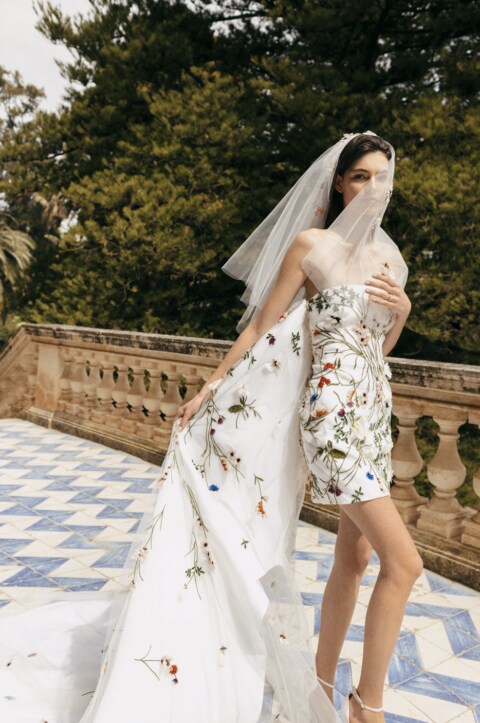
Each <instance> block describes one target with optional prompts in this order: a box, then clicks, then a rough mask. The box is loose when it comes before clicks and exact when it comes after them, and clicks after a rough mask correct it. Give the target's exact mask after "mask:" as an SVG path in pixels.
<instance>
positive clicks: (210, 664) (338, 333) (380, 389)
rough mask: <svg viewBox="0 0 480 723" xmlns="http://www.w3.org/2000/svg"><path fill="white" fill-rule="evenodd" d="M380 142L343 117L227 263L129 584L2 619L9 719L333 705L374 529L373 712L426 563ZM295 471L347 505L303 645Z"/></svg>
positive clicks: (118, 719) (237, 717) (323, 709)
mask: <svg viewBox="0 0 480 723" xmlns="http://www.w3.org/2000/svg"><path fill="white" fill-rule="evenodd" d="M393 160H394V152H393V148H392V147H391V146H390V145H389V144H387V143H385V142H384V141H382V140H381V139H379V138H378V137H377V136H375V135H374V134H373V133H370V132H367V133H365V134H351V135H347V136H344V137H343V138H342V139H340V141H338V143H336V144H334V145H333V146H332V147H331V148H329V149H327V151H325V153H323V154H322V155H321V156H320V157H319V158H318V159H317V160H316V161H315V162H314V163H313V164H312V166H311V167H310V168H309V169H307V171H306V172H305V173H304V174H303V176H302V177H301V178H300V179H299V180H298V181H297V183H296V184H295V185H294V186H293V187H292V188H291V189H290V191H289V192H288V193H287V195H286V196H285V197H284V198H283V199H282V200H281V201H280V203H279V204H278V205H277V206H276V207H275V209H273V211H272V212H271V213H270V214H269V216H268V217H267V218H266V219H265V220H264V221H263V222H262V224H260V226H259V227H258V228H257V229H256V230H255V231H254V232H253V233H252V234H251V236H250V237H249V238H248V239H247V240H246V241H245V243H244V244H242V246H240V248H239V249H238V250H237V251H236V253H235V254H234V255H233V256H232V258H231V259H229V260H228V261H227V263H226V264H225V265H224V267H223V269H224V270H225V271H226V272H227V273H229V274H231V275H232V276H235V277H237V278H242V279H243V280H244V281H245V283H246V287H247V288H246V291H245V294H244V296H243V297H242V298H243V300H244V301H246V302H247V309H246V311H245V314H244V315H243V317H242V319H241V320H240V322H239V325H238V327H237V328H238V329H239V331H240V330H241V333H240V335H239V337H238V339H237V340H236V341H235V343H234V344H233V346H232V348H231V349H230V351H229V352H228V354H227V355H226V357H225V358H224V360H223V361H222V362H221V364H220V365H219V366H218V368H217V369H216V370H215V372H214V373H213V374H212V375H211V377H210V379H209V380H208V382H207V383H206V384H205V385H204V387H203V389H202V391H201V392H200V393H199V394H198V395H197V396H196V397H195V398H194V399H193V400H191V401H190V402H188V403H187V404H185V405H182V407H181V408H180V409H179V411H178V415H177V419H176V421H175V424H174V428H173V433H172V436H171V439H170V445H169V448H168V450H167V453H166V455H165V459H164V462H163V464H162V468H161V471H160V475H159V477H158V479H157V481H156V484H157V487H158V494H157V495H156V498H155V501H154V504H153V506H152V509H151V512H150V513H148V514H147V513H145V514H144V516H143V517H142V519H141V523H140V526H139V530H138V535H137V537H138V540H141V544H140V546H139V547H138V548H137V547H136V544H137V543H136V542H135V543H134V544H133V545H132V546H131V547H130V550H129V552H128V554H127V558H126V561H125V566H124V567H125V570H127V571H128V572H131V579H130V582H129V586H128V589H127V590H126V592H125V594H124V593H123V592H122V593H120V592H119V591H118V590H115V591H112V592H106V593H101V592H89V593H81V592H78V593H68V595H65V596H64V599H61V598H60V597H59V595H58V594H55V595H53V594H52V599H51V601H49V602H48V603H46V604H44V605H33V606H32V607H31V608H30V609H28V610H27V611H25V612H24V613H23V612H22V613H21V614H19V615H10V616H7V617H5V618H4V619H3V620H0V654H1V655H2V656H3V657H4V658H5V660H7V657H8V667H4V668H3V670H2V676H3V677H2V691H3V697H2V698H1V699H0V717H1V718H2V720H8V721H9V723H24V721H26V720H37V719H40V720H41V719H42V718H43V719H44V720H45V721H48V722H49V723H79V721H80V723H112V721H115V723H133V722H134V723H137V722H138V723H158V722H159V721H172V722H173V723H177V722H178V723H183V722H184V721H187V720H188V721H195V723H267V721H268V722H270V721H272V719H273V720H277V721H279V722H280V723H307V722H308V723H338V716H337V713H336V711H335V708H334V706H333V704H332V687H331V686H332V685H333V680H334V674H335V666H336V663H337V659H338V655H339V652H340V648H341V645H342V642H343V638H344V636H345V632H346V629H347V627H348V624H349V621H350V618H351V615H352V611H353V606H354V604H355V599H356V595H357V592H358V585H359V581H360V578H361V575H362V571H363V569H364V566H365V564H366V562H367V560H368V558H369V555H370V552H371V549H372V547H373V548H375V550H376V551H377V554H378V555H379V557H380V559H381V563H382V571H381V574H380V576H379V579H378V582H377V585H376V586H375V590H374V593H373V595H372V600H371V603H370V607H369V611H368V616H367V624H366V633H365V655H364V666H363V669H362V675H361V679H360V682H359V686H358V689H355V688H353V690H352V695H351V696H349V697H348V698H347V699H346V702H345V706H344V710H343V712H342V713H343V720H344V721H347V720H350V721H370V720H372V721H373V720H375V721H379V720H382V716H381V712H380V711H378V712H377V711H375V710H372V708H373V709H375V708H380V706H381V702H382V700H381V696H382V687H383V681H384V679H385V674H386V669H387V665H388V660H389V657H390V655H391V652H392V649H393V646H394V644H395V639H396V637H397V634H398V629H399V626H400V621H401V618H402V613H403V607H404V604H405V601H406V599H407V597H408V593H409V590H410V588H411V584H412V581H413V580H414V579H415V577H416V576H417V575H418V573H419V570H420V561H419V558H418V555H417V553H416V552H415V548H414V546H413V543H412V541H411V539H410V537H409V536H408V534H407V532H406V530H405V527H404V526H403V524H402V523H401V520H400V518H399V516H398V515H397V513H396V510H395V508H394V506H393V504H392V502H391V499H390V496H389V489H388V488H389V483H390V477H391V470H390V455H389V453H390V446H391V439H390V442H389V415H390V411H391V407H390V403H391V396H390V388H389V385H388V380H387V376H388V368H387V366H386V365H385V363H384V362H383V360H382V354H387V353H388V352H389V351H390V349H391V348H392V347H393V345H394V344H395V342H396V340H397V339H398V336H399V334H400V332H401V329H402V327H403V324H404V323H405V319H406V317H407V315H408V312H409V308H410V302H409V301H408V298H407V297H406V295H405V294H404V292H403V287H404V285H405V281H406V275H407V268H406V266H405V263H404V261H403V259H402V257H401V254H400V252H399V250H398V248H397V246H396V244H395V243H394V242H393V241H392V240H391V239H390V238H389V237H388V236H387V234H385V232H384V231H383V230H382V229H381V227H380V221H381V218H382V215H383V213H384V211H385V208H386V206H387V204H388V200H389V198H390V194H391V184H392V181H393ZM382 271H383V272H387V275H380V276H378V275H377V276H376V277H375V278H372V279H371V282H370V283H369V284H368V288H367V287H365V284H364V282H365V281H366V280H368V278H369V275H370V274H377V273H378V272H382ZM387 293H388V295H387ZM307 477H308V479H309V481H310V487H311V490H312V499H313V500H314V501H318V502H330V503H334V504H339V505H340V506H341V508H340V509H341V519H340V529H339V535H338V540H337V546H336V556H335V566H334V570H333V572H332V575H331V577H330V580H329V583H328V588H327V590H326V592H325V602H324V605H323V610H322V623H321V630H320V640H319V646H318V650H317V654H316V656H315V651H313V650H312V649H311V647H310V640H311V631H310V630H309V626H308V623H307V620H306V615H305V609H304V607H303V604H302V597H301V595H300V593H299V591H298V589H297V588H296V585H295V577H294V564H293V559H292V552H293V548H294V544H295V535H296V530H297V522H298V518H299V514H300V510H301V507H302V503H303V498H304V492H305V483H306V481H307ZM40 630H42V631H48V634H45V635H40V634H39V631H40ZM380 637H381V639H380ZM358 691H360V692H358ZM362 701H365V706H364V703H363V702H362ZM363 706H364V707H363ZM367 706H368V708H367ZM347 709H348V710H347Z"/></svg>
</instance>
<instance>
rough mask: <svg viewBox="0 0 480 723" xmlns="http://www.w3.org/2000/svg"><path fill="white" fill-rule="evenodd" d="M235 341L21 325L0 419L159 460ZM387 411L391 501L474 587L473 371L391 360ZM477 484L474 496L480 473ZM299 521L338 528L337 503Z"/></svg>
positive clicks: (2, 378)
mask: <svg viewBox="0 0 480 723" xmlns="http://www.w3.org/2000/svg"><path fill="white" fill-rule="evenodd" d="M230 344H231V343H230V342H227V341H223V340H209V339H194V338H189V337H179V336H167V335H156V334H143V333H135V332H127V331H109V330H104V329H90V328H83V327H73V326H63V325H54V324H52V325H47V324H45V325H43V324H22V325H20V327H19V328H18V330H17V332H16V334H15V335H14V336H13V337H12V338H11V339H10V340H9V343H8V344H7V346H6V347H5V349H4V350H3V352H2V354H1V355H0V417H3V418H7V417H22V418H26V419H29V420H30V421H33V422H36V423H38V424H43V425H46V426H49V427H54V428H55V429H59V430H62V431H65V432H69V433H71V434H76V435H79V436H83V437H86V438H89V439H92V440H94V441H98V442H100V443H103V444H106V445H109V446H111V447H115V448H118V449H123V450H125V451H128V452H130V453H132V454H136V455H139V456H141V457H143V458H145V459H148V460H149V461H152V462H154V463H161V461H162V458H163V454H164V452H165V451H166V449H167V446H168V442H169V438H170V434H171V427H172V423H173V419H174V417H175V414H176V412H177V409H178V406H179V405H180V404H183V403H184V402H185V401H187V400H188V399H191V398H192V397H193V396H194V395H195V393H196V391H197V389H199V388H200V387H201V386H202V385H203V383H204V382H205V380H206V379H207V378H208V377H209V376H210V374H211V372H212V371H213V369H215V368H216V366H217V365H218V362H219V360H221V359H222V358H223V356H224V354H225V353H226V352H227V350H228V349H229V347H230ZM388 361H389V364H390V368H391V370H392V379H391V386H392V392H393V413H394V415H395V417H396V418H397V419H398V424H397V425H396V426H397V431H398V434H397V435H396V442H395V445H394V447H393V450H392V463H393V470H394V475H395V485H394V486H393V487H392V497H393V499H394V501H395V504H396V506H397V509H398V511H399V512H400V514H401V516H402V518H403V519H404V521H405V523H406V524H407V525H408V526H409V529H410V530H411V532H412V536H413V537H414V539H415V541H416V543H417V546H418V548H419V550H420V552H421V554H422V556H423V557H424V560H425V562H426V564H427V566H429V567H430V568H431V569H436V570H437V571H439V572H440V573H441V574H444V575H447V576H449V577H451V578H452V579H458V580H462V581H463V582H466V583H467V584H470V585H473V586H474V587H477V588H478V589H480V555H479V550H480V511H477V510H475V509H473V508H468V507H462V506H461V505H460V504H459V503H458V501H457V499H456V492H457V490H458V488H459V487H460V486H461V485H462V484H463V482H464V480H465V474H466V469H465V466H464V464H463V463H462V460H461V458H460V455H459V451H458V439H459V431H458V430H459V427H461V425H463V424H464V423H465V422H467V421H468V422H469V423H470V424H473V425H478V424H479V421H480V396H479V394H478V391H479V381H480V368H478V367H474V366H466V365H457V364H445V363H437V362H426V361H408V360H405V359H399V358H395V357H388ZM423 416H429V417H432V418H433V419H434V421H435V422H436V424H437V425H438V430H439V431H438V436H439V444H438V448H437V450H436V453H435V455H434V457H433V459H431V461H430V462H429V463H428V465H427V468H426V474H427V478H428V480H429V482H431V484H432V485H433V490H434V493H433V496H432V497H431V499H427V498H426V497H422V496H420V495H419V494H418V492H417V490H416V489H415V486H414V478H415V477H416V476H417V475H418V474H419V473H420V471H421V470H422V469H423V467H424V464H425V463H424V460H423V459H422V457H421V455H420V453H419V450H418V448H417V443H416V434H415V433H416V426H417V422H418V420H419V419H420V418H421V417H423ZM473 487H474V490H475V493H476V494H477V495H479V496H480V472H479V473H477V474H476V475H475V476H474V481H473ZM302 517H303V519H305V520H307V521H310V522H314V523H316V524H319V525H321V526H323V527H326V528H328V529H333V530H335V529H336V527H337V525H338V510H337V509H336V508H335V507H332V506H327V505H315V504H313V503H312V501H311V499H310V495H309V491H308V489H306V494H305V500H304V506H303V510H302Z"/></svg>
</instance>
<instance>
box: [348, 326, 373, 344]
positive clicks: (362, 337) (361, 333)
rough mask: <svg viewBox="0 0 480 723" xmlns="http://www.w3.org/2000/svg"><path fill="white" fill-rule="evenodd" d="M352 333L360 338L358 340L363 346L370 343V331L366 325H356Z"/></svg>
mask: <svg viewBox="0 0 480 723" xmlns="http://www.w3.org/2000/svg"><path fill="white" fill-rule="evenodd" d="M352 331H353V332H355V334H356V335H357V336H358V340H359V341H360V343H361V344H368V342H369V341H370V330H369V329H368V327H367V326H366V324H356V325H355V326H352Z"/></svg>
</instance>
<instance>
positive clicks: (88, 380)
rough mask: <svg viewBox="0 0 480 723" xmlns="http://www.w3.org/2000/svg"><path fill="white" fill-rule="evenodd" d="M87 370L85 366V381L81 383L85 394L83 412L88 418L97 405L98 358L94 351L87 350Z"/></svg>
mask: <svg viewBox="0 0 480 723" xmlns="http://www.w3.org/2000/svg"><path fill="white" fill-rule="evenodd" d="M86 356H88V362H89V372H90V373H87V367H85V381H84V384H83V392H84V395H85V401H84V414H83V416H84V417H85V418H88V419H93V411H94V409H96V407H97V406H98V399H97V388H98V383H99V379H100V376H99V370H100V359H99V356H100V355H99V354H97V353H96V352H88V354H87V355H86Z"/></svg>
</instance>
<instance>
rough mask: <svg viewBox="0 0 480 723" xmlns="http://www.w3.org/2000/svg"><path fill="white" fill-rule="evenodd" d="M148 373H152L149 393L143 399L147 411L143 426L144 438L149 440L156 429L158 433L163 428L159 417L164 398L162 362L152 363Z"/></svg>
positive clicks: (149, 365)
mask: <svg viewBox="0 0 480 723" xmlns="http://www.w3.org/2000/svg"><path fill="white" fill-rule="evenodd" d="M148 371H149V373H150V385H149V387H148V392H147V391H146V392H145V395H144V397H143V406H144V407H145V409H146V410H147V416H146V417H144V420H143V424H142V436H144V437H146V438H147V439H152V437H153V434H154V431H155V427H157V430H156V431H157V432H159V431H160V428H161V427H162V422H161V417H160V415H159V413H160V411H161V400H162V398H163V391H162V388H161V385H160V380H161V376H162V365H161V362H156V361H150V362H149V363H148Z"/></svg>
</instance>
